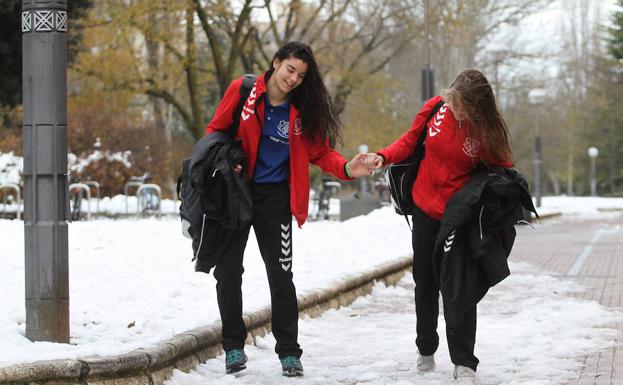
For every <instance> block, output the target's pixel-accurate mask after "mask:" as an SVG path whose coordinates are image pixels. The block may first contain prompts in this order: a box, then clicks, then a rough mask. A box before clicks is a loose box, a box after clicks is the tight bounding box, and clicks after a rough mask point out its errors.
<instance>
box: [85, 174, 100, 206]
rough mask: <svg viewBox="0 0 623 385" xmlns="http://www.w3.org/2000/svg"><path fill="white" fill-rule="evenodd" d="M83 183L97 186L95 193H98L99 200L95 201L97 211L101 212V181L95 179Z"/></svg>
mask: <svg viewBox="0 0 623 385" xmlns="http://www.w3.org/2000/svg"><path fill="white" fill-rule="evenodd" d="M82 183H84V184H86V185H87V186H89V187H93V188H95V193H96V194H97V200H96V201H95V213H96V214H99V213H100V184H99V182H96V181H94V180H87V181H84V182H82Z"/></svg>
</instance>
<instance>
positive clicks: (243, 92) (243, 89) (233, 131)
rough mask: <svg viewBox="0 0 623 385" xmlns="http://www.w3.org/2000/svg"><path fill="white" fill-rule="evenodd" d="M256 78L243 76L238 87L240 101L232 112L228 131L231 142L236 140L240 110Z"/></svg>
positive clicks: (254, 76) (249, 75) (252, 75)
mask: <svg viewBox="0 0 623 385" xmlns="http://www.w3.org/2000/svg"><path fill="white" fill-rule="evenodd" d="M256 79H257V76H256V75H254V74H245V75H244V78H243V79H242V85H241V86H240V101H239V102H238V105H237V106H236V110H235V111H234V116H233V121H232V124H231V127H230V129H229V136H230V137H231V139H232V140H234V139H236V135H237V134H238V127H239V126H240V114H241V113H242V108H243V107H244V105H245V103H246V102H247V98H248V97H249V94H250V93H251V89H252V88H253V85H254V84H255V80H256Z"/></svg>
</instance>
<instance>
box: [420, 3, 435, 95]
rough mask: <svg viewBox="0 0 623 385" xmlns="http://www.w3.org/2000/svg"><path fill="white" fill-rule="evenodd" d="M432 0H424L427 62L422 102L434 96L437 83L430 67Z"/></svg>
mask: <svg viewBox="0 0 623 385" xmlns="http://www.w3.org/2000/svg"><path fill="white" fill-rule="evenodd" d="M429 1H430V0H424V13H425V15H424V20H425V33H426V37H425V39H426V45H425V46H426V52H425V58H426V64H425V66H424V68H422V103H424V102H426V101H427V100H428V99H430V98H432V97H433V89H434V84H435V73H434V71H433V69H432V68H430V40H431V34H430V4H429Z"/></svg>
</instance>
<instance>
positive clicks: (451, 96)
mask: <svg viewBox="0 0 623 385" xmlns="http://www.w3.org/2000/svg"><path fill="white" fill-rule="evenodd" d="M442 95H443V98H444V100H445V101H446V102H447V103H448V104H450V106H453V105H454V106H456V105H457V103H456V102H457V100H458V101H460V104H461V105H462V107H463V111H464V113H465V115H466V117H467V120H469V122H470V125H469V127H470V132H469V134H470V135H471V136H472V137H474V138H477V139H478V140H479V141H480V142H481V143H482V145H483V146H484V150H485V155H484V159H482V160H483V161H484V162H485V163H489V162H512V157H513V153H512V151H511V147H510V140H509V138H510V134H509V132H508V126H507V125H506V121H505V120H504V118H503V117H502V115H501V114H500V112H499V111H498V108H497V104H496V102H495V96H494V95H493V89H492V88H491V85H490V84H489V81H488V80H487V78H486V77H485V75H484V74H483V73H482V72H481V71H479V70H477V69H474V68H468V69H464V70H463V71H461V72H460V73H459V74H458V75H457V76H456V78H455V79H454V82H452V85H451V86H450V88H449V89H447V90H444V91H443V92H442Z"/></svg>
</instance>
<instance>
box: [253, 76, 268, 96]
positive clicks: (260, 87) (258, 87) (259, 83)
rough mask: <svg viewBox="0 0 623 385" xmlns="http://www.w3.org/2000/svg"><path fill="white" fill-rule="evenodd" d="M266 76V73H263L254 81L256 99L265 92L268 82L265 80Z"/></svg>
mask: <svg viewBox="0 0 623 385" xmlns="http://www.w3.org/2000/svg"><path fill="white" fill-rule="evenodd" d="M266 75H267V73H266V72H264V73H263V74H261V75H260V76H258V77H257V80H256V81H255V93H256V94H257V96H258V97H259V96H260V95H261V94H263V93H265V92H266V82H267V81H268V79H266Z"/></svg>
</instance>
